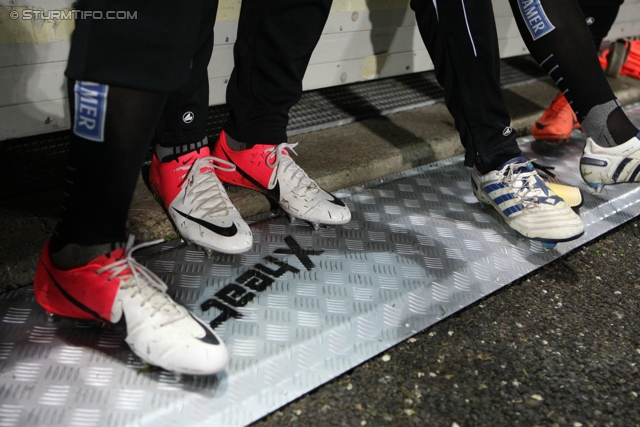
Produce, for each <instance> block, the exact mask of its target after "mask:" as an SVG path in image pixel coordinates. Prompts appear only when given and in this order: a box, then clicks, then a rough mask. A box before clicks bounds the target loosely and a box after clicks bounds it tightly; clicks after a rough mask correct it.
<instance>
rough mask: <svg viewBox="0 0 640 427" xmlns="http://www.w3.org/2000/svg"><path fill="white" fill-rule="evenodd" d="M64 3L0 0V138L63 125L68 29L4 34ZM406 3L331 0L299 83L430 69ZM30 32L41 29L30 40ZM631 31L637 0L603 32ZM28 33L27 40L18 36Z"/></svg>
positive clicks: (511, 24)
mask: <svg viewBox="0 0 640 427" xmlns="http://www.w3.org/2000/svg"><path fill="white" fill-rule="evenodd" d="M71 4H72V0H47V2H46V4H44V3H43V2H42V0H19V1H17V2H16V1H14V0H0V13H1V14H2V16H3V19H0V85H1V86H2V88H1V89H0V141H1V140H5V139H10V138H19V137H23V136H28V135H37V134H42V133H46V132H53V131H57V130H61V129H67V128H68V127H69V123H70V122H69V116H68V113H67V111H68V109H67V106H66V95H65V84H64V76H63V73H62V72H61V70H63V69H64V68H65V66H66V58H67V55H68V51H69V41H68V39H69V36H70V31H71V29H70V28H69V26H68V25H67V26H64V25H63V23H60V22H58V23H52V22H31V21H22V22H21V24H20V29H21V30H20V31H18V32H20V33H21V34H23V36H24V37H27V39H25V38H24V37H22V38H21V39H20V40H22V41H23V42H18V39H16V38H15V37H14V38H12V37H11V34H14V33H16V31H15V30H16V25H17V24H16V22H12V21H11V19H10V18H9V17H8V13H9V12H10V11H11V10H21V9H23V8H42V9H44V10H53V9H59V8H69V7H71ZM240 4H241V1H240V0H221V1H220V6H219V11H218V23H217V25H216V29H215V46H216V48H215V49H214V56H213V58H212V61H211V64H212V65H211V66H210V67H209V71H210V73H211V74H210V105H219V104H224V102H225V91H226V85H227V82H228V79H229V74H230V73H231V69H232V67H233V55H232V45H233V43H234V41H235V38H236V29H237V24H238V23H237V20H238V15H239V10H240ZM408 4H409V1H408V0H395V1H388V0H368V1H365V0H335V1H334V2H333V7H332V12H331V15H330V16H329V20H328V22H327V24H326V26H325V29H324V32H323V36H322V38H321V40H320V42H319V44H318V47H317V49H316V51H315V53H314V55H313V56H312V58H311V64H310V66H309V68H308V70H307V73H306V75H305V78H304V81H303V85H304V89H305V90H311V89H318V88H323V87H330V86H336V85H341V84H345V83H353V82H358V81H362V80H368V79H374V78H380V77H389V76H394V75H400V74H407V73H413V72H419V71H426V70H430V69H432V68H433V65H432V63H431V60H430V59H429V56H428V54H427V52H426V50H425V48H424V44H423V43H422V41H421V40H420V37H419V34H418V31H417V28H416V27H415V18H414V14H413V12H412V11H411V10H409V9H408ZM493 4H494V12H495V15H496V25H497V29H498V35H499V39H500V40H499V44H500V52H501V57H503V58H506V57H510V56H516V55H521V54H525V53H527V50H526V48H525V47H524V44H523V42H522V40H521V38H520V35H519V33H518V31H517V28H516V25H515V21H514V20H513V17H512V15H511V9H510V7H509V5H508V2H507V0H493ZM5 15H6V16H5ZM43 25H44V26H45V27H43ZM26 27H29V28H28V30H29V31H25V30H24V29H25V28H26ZM42 28H46V29H48V30H47V31H48V32H47V31H44V32H43V31H42ZM41 33H42V34H44V35H48V36H47V37H48V38H47V37H44V36H43V35H42V34H41ZM25 34H26V35H25ZM34 34H41V35H40V36H39V38H37V41H36V38H34V37H36V36H35V35H34ZM51 34H54V35H55V36H52V35H51ZM637 34H640V0H627V1H625V3H624V5H623V6H622V9H621V12H620V14H619V16H618V19H617V21H616V24H615V25H614V27H613V29H612V30H611V34H610V38H618V37H623V36H632V35H637ZM28 37H32V38H33V41H32V42H29V43H27V42H25V40H28ZM36 64H38V66H34V65H36Z"/></svg>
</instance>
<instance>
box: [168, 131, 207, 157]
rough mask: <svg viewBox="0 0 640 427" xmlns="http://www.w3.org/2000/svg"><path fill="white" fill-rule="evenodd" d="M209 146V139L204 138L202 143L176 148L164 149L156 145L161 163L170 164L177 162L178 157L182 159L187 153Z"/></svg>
mask: <svg viewBox="0 0 640 427" xmlns="http://www.w3.org/2000/svg"><path fill="white" fill-rule="evenodd" d="M208 145H209V138H208V137H206V136H205V137H204V139H203V140H202V141H197V142H194V143H191V144H182V145H178V146H176V147H163V146H162V145H160V144H156V156H158V159H159V160H160V161H161V162H170V161H172V160H177V159H178V157H182V156H184V155H185V154H187V153H190V152H192V151H195V150H200V149H201V148H202V147H206V146H208Z"/></svg>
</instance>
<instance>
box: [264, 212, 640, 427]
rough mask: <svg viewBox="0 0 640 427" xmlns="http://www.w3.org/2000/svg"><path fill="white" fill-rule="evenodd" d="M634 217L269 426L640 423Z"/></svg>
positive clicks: (638, 247)
mask: <svg viewBox="0 0 640 427" xmlns="http://www.w3.org/2000/svg"><path fill="white" fill-rule="evenodd" d="M639 257H640V217H636V218H634V219H632V220H631V221H629V222H627V223H626V224H624V225H622V226H619V227H618V228H616V229H614V230H613V231H611V232H609V233H607V234H605V235H603V236H601V237H600V238H598V239H596V240H593V241H591V242H589V243H588V244H586V245H584V246H582V247H581V248H578V249H576V250H574V251H573V252H570V253H569V254H567V255H565V256H564V257H562V258H560V259H558V260H556V261H554V262H552V263H551V264H548V265H547V266H545V267H542V268H540V269H538V270H537V271H535V272H533V273H531V274H530V275H528V276H525V277H523V278H521V279H519V280H518V281H516V282H514V283H512V284H510V285H508V286H505V287H504V288H501V289H500V290H499V291H497V292H495V293H494V294H492V295H490V296H488V297H486V298H485V299H483V300H481V301H479V302H477V303H475V304H473V305H471V306H469V307H467V308H465V309H464V310H462V311H460V312H458V313H456V314H455V315H453V316H451V317H448V318H447V319H445V320H443V321H442V322H440V323H437V324H435V325H434V326H432V327H430V328H428V329H426V330H424V331H422V332H420V333H419V334H417V335H415V336H414V337H412V338H410V339H409V340H407V341H404V342H403V343H401V344H399V345H397V346H395V347H393V348H392V349H390V350H389V351H387V352H385V353H384V354H383V355H381V356H379V357H376V358H374V359H372V360H370V361H368V362H366V363H364V364H362V365H360V366H358V367H356V368H354V369H352V370H351V371H349V372H348V373H346V374H344V375H342V376H340V377H337V378H335V379H334V380H332V381H331V382H329V383H327V384H326V385H323V386H322V387H319V388H318V389H316V390H314V391H312V392H311V393H309V394H307V395H305V396H303V397H301V398H300V399H298V400H296V401H294V402H292V403H290V404H288V405H286V406H284V407H282V408H281V409H279V410H278V411H276V412H274V413H272V414H270V415H268V416H267V417H265V418H263V419H262V420H259V421H257V422H256V423H254V424H252V425H253V426H254V427H268V426H376V427H390V426H407V425H419V426H422V425H428V426H446V427H456V426H459V427H464V426H571V427H581V426H585V427H586V426H589V427H591V426H594V427H595V426H639V425H640V397H638V395H639V394H640V321H639V315H640V265H639V263H638V260H639Z"/></svg>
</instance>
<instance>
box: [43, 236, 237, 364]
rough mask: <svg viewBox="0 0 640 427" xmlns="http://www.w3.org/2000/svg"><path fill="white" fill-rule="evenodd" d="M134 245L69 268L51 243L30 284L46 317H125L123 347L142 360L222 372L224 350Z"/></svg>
mask: <svg viewBox="0 0 640 427" xmlns="http://www.w3.org/2000/svg"><path fill="white" fill-rule="evenodd" d="M160 242H162V240H159V241H156V242H149V243H145V244H142V245H137V246H133V236H131V237H130V238H129V241H128V242H127V245H126V247H125V248H121V249H116V250H114V251H112V252H110V253H108V254H105V255H101V256H99V257H97V258H95V259H94V260H92V261H90V262H89V263H88V264H86V265H84V266H82V267H79V268H74V269H71V270H60V269H58V268H56V266H55V265H53V262H52V261H51V257H50V254H49V242H47V243H46V244H45V247H44V249H43V251H42V254H41V255H40V260H39V261H38V266H37V268H36V275H35V279H34V282H33V288H34V291H35V296H36V300H37V301H38V303H39V304H40V305H41V306H42V307H43V308H44V309H45V311H46V312H47V313H48V314H57V315H60V316H64V317H71V318H75V319H85V320H97V321H101V322H105V323H117V322H118V321H120V319H121V318H122V317H123V315H124V319H125V322H126V325H127V336H126V338H125V341H126V343H127V344H128V345H129V347H130V348H131V350H132V351H133V352H134V353H135V354H136V355H138V357H140V359H142V360H143V361H145V362H147V363H149V364H151V365H155V366H159V367H161V368H164V369H166V370H168V371H171V372H175V373H178V374H192V375H211V374H215V373H217V372H220V371H222V370H223V369H224V367H225V365H226V364H227V362H228V360H229V355H228V353H227V349H226V347H225V345H224V343H223V342H222V340H220V338H219V337H218V336H217V335H216V333H215V332H214V331H213V330H212V329H211V328H210V327H209V325H207V324H206V323H205V322H203V321H202V320H200V319H198V318H197V317H195V316H194V315H193V314H192V313H191V312H189V310H187V309H186V308H184V307H183V306H181V305H180V304H178V303H176V302H175V301H173V300H172V299H171V297H169V295H167V293H166V291H167V286H166V285H165V284H164V283H163V282H162V281H161V280H160V279H159V278H158V277H157V276H156V275H155V274H153V272H151V271H150V270H148V269H147V268H145V267H144V266H142V265H140V264H139V263H138V262H137V261H136V260H135V259H134V258H133V256H132V254H133V252H134V251H135V250H137V249H139V248H142V247H145V246H150V245H154V244H157V243H160Z"/></svg>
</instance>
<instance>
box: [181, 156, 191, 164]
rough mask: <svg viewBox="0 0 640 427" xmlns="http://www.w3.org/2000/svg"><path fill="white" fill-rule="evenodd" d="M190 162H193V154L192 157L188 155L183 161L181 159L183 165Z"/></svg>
mask: <svg viewBox="0 0 640 427" xmlns="http://www.w3.org/2000/svg"><path fill="white" fill-rule="evenodd" d="M190 163H193V156H192V157H189V159H187V160H185V161H183V162H182V164H183V165H188V164H190Z"/></svg>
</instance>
